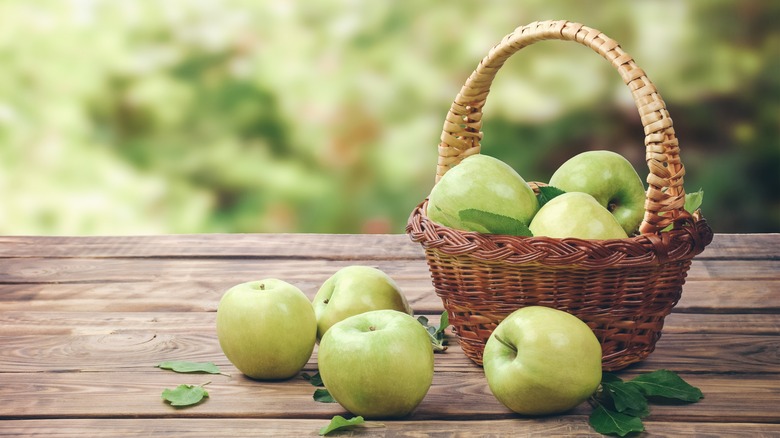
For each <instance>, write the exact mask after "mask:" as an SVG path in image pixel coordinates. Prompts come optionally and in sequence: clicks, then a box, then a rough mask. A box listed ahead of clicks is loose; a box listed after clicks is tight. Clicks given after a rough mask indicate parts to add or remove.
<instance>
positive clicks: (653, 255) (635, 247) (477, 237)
mask: <svg viewBox="0 0 780 438" xmlns="http://www.w3.org/2000/svg"><path fill="white" fill-rule="evenodd" d="M427 202H428V200H427V199H426V200H424V201H423V202H421V203H420V204H419V205H418V206H417V207H416V208H415V209H414V210H413V211H412V213H411V214H410V216H409V220H408V222H407V226H406V232H407V234H408V235H409V236H410V238H411V239H412V241H414V242H417V243H420V244H422V246H423V247H424V248H425V249H432V250H436V251H440V252H442V253H444V254H447V255H451V256H459V255H460V256H468V257H471V258H474V259H477V260H482V261H486V262H506V263H534V262H536V263H544V264H547V265H551V266H554V265H570V266H574V265H576V266H580V267H585V268H589V269H601V268H605V267H618V266H619V267H637V266H646V265H652V264H663V263H674V262H678V261H681V260H686V259H691V258H693V257H694V256H696V255H698V254H700V253H701V252H702V251H704V249H705V247H706V246H707V245H709V244H710V243H711V242H712V238H713V232H712V229H711V228H710V226H709V225H708V224H707V221H706V219H704V217H703V216H701V215H700V214H699V213H697V214H695V215H689V216H687V217H685V218H682V219H680V220H679V221H678V222H677V223H676V225H675V226H674V228H673V229H671V230H669V231H663V232H659V233H655V234H639V235H636V236H632V237H628V238H624V239H606V240H590V239H579V238H563V239H560V238H553V237H547V236H513V235H502V234H485V233H479V232H476V231H463V230H458V229H454V228H450V227H447V226H445V225H442V224H439V223H437V222H435V221H433V220H431V219H429V218H428V217H427V215H426V214H425V211H426V208H425V207H426V205H427Z"/></svg>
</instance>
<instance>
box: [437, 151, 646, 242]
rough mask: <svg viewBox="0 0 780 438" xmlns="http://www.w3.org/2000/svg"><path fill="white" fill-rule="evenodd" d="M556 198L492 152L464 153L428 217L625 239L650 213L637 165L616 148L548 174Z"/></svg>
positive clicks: (516, 230) (494, 229)
mask: <svg viewBox="0 0 780 438" xmlns="http://www.w3.org/2000/svg"><path fill="white" fill-rule="evenodd" d="M549 186H550V187H553V188H555V189H557V190H555V191H554V193H555V195H556V196H554V197H550V199H549V200H547V199H546V200H545V202H544V204H543V205H542V204H540V202H539V199H538V197H537V196H536V194H535V193H534V191H533V190H532V189H531V187H530V186H529V185H528V183H526V181H525V180H524V179H523V177H521V176H520V175H519V174H518V173H517V172H516V171H515V170H514V169H513V168H512V167H510V166H509V165H508V164H506V163H504V162H503V161H501V160H498V159H497V158H494V157H491V156H489V155H482V154H477V155H472V156H469V157H466V158H464V159H463V161H461V162H460V163H459V164H458V165H457V166H455V167H453V168H452V169H450V170H449V171H448V172H447V173H445V174H444V176H442V178H441V179H440V180H439V182H438V183H437V184H436V185H435V186H434V187H433V189H432V190H431V193H430V195H429V197H428V206H427V210H426V213H427V216H428V218H429V219H431V220H432V221H434V222H437V223H439V224H441V225H444V226H447V227H450V228H455V229H458V230H463V231H476V232H480V233H489V234H511V235H519V236H547V237H554V238H567V237H576V238H580V239H599V240H603V239H623V238H626V237H628V236H631V235H634V234H635V233H636V232H637V231H638V229H639V224H640V223H641V222H642V218H643V216H644V203H645V188H644V185H643V183H642V180H641V178H640V177H639V175H638V174H637V172H636V170H635V169H634V167H633V166H632V165H631V163H630V162H629V161H628V160H627V159H626V158H625V157H623V156H622V155H620V154H617V153H614V152H610V151H601V150H599V151H588V152H583V153H581V154H578V155H576V156H574V157H572V158H571V159H569V160H568V161H566V162H565V163H563V164H562V165H561V166H560V167H559V168H558V169H557V170H556V171H555V173H554V174H553V175H552V177H550V181H549Z"/></svg>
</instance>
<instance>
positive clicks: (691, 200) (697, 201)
mask: <svg viewBox="0 0 780 438" xmlns="http://www.w3.org/2000/svg"><path fill="white" fill-rule="evenodd" d="M702 201H704V190H702V189H699V191H698V192H693V193H686V194H685V207H684V208H685V211H687V212H688V213H693V212H694V211H696V210H697V209H698V208H699V207H701V203H702Z"/></svg>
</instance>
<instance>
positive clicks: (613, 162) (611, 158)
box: [549, 151, 645, 236]
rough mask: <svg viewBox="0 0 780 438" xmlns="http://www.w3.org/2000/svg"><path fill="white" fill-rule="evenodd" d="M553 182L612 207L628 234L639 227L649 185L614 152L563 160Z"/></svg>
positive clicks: (551, 180)
mask: <svg viewBox="0 0 780 438" xmlns="http://www.w3.org/2000/svg"><path fill="white" fill-rule="evenodd" d="M549 184H550V185H551V186H554V187H557V188H559V189H561V190H563V191H564V192H583V193H587V194H589V195H591V196H593V197H594V198H596V201H597V202H598V203H599V204H601V205H602V206H603V207H604V208H606V209H607V210H609V212H610V213H612V215H613V216H615V219H617V221H618V223H619V224H620V226H621V227H623V230H624V231H625V232H626V234H627V235H629V236H630V235H632V234H634V233H635V232H636V231H637V230H638V229H639V224H640V223H641V222H642V218H643V217H644V212H645V188H644V184H642V179H641V178H640V177H639V174H637V172H636V170H635V169H634V167H633V166H632V165H631V163H630V162H629V161H628V160H626V159H625V157H623V156H622V155H620V154H617V153H615V152H611V151H587V152H583V153H581V154H578V155H575V156H573V157H572V158H570V159H569V160H567V161H566V162H565V163H563V164H562V165H561V166H560V167H559V168H558V169H557V170H556V171H555V173H553V175H552V177H550V181H549Z"/></svg>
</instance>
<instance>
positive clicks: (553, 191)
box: [536, 186, 566, 208]
mask: <svg viewBox="0 0 780 438" xmlns="http://www.w3.org/2000/svg"><path fill="white" fill-rule="evenodd" d="M564 193H566V192H564V191H563V190H561V189H559V188H558V187H553V186H540V187H539V194H538V195H536V199H538V200H539V207H540V208H541V207H542V206H544V204H546V203H548V202H550V201H551V200H552V199H553V198H555V197H556V196H559V195H562V194H564Z"/></svg>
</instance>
